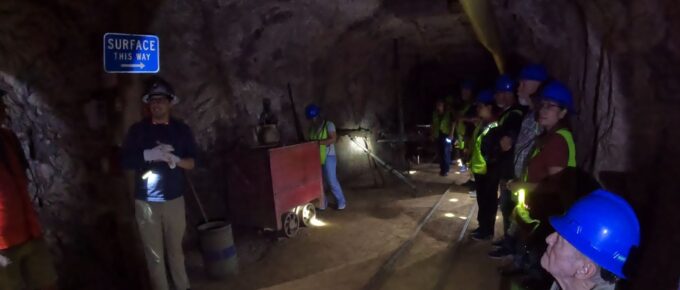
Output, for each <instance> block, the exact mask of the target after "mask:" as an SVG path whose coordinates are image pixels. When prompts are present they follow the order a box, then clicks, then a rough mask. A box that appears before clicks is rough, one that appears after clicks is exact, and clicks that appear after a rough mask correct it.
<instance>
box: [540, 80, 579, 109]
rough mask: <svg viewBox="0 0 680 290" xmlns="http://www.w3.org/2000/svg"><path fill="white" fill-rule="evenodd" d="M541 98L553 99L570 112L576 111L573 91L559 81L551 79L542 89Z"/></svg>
mask: <svg viewBox="0 0 680 290" xmlns="http://www.w3.org/2000/svg"><path fill="white" fill-rule="evenodd" d="M540 95H541V98H543V99H544V100H549V101H553V102H555V103H557V104H559V105H560V106H562V107H563V108H565V109H567V111H569V113H574V111H575V109H574V99H573V98H572V96H571V91H570V90H569V88H567V86H565V85H564V84H563V83H561V82H558V81H551V82H549V83H548V84H547V85H545V87H543V90H541V94H540Z"/></svg>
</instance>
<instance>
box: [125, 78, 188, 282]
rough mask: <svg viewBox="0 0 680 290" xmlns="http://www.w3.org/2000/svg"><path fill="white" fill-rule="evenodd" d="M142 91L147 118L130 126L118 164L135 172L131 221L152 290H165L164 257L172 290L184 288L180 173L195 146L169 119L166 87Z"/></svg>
mask: <svg viewBox="0 0 680 290" xmlns="http://www.w3.org/2000/svg"><path fill="white" fill-rule="evenodd" d="M146 92H147V93H146V95H144V97H143V98H142V101H143V102H144V103H146V104H148V105H149V111H150V113H151V117H150V118H145V119H143V120H141V121H140V122H138V123H135V124H134V125H132V127H130V130H129V131H128V133H127V136H126V138H125V143H124V144H123V148H122V165H123V167H124V168H126V169H130V170H134V171H135V199H136V200H135V216H136V219H137V224H138V225H139V231H140V234H141V237H142V242H143V243H144V252H145V256H146V260H147V266H148V270H149V275H150V277H151V284H152V285H153V289H154V290H166V289H169V288H168V281H167V276H166V273H165V267H166V266H165V256H166V255H167V258H168V264H169V265H168V266H169V267H168V268H169V269H170V272H171V274H172V279H173V282H174V284H175V287H176V288H177V289H182V290H183V289H189V287H190V286H189V279H188V277H187V274H186V269H185V266H184V253H183V251H182V239H183V237H184V231H185V229H186V217H185V214H184V213H185V209H184V197H183V192H184V188H185V180H186V177H185V170H191V169H193V168H194V165H195V161H194V159H195V158H196V142H195V140H194V137H193V133H192V132H191V129H190V128H189V126H187V125H186V124H184V123H183V122H182V121H180V120H178V119H175V118H172V117H171V116H170V109H171V106H172V105H174V104H176V103H177V102H178V101H179V99H178V98H177V96H175V94H174V91H173V89H172V87H171V86H170V84H168V83H167V82H165V81H164V80H163V79H161V78H153V79H151V81H150V83H149V87H148V89H147V91H146ZM165 251H167V253H166V252H165Z"/></svg>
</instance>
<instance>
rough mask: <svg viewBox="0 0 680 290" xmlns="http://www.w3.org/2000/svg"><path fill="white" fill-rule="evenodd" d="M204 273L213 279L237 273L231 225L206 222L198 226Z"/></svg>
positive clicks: (236, 259)
mask: <svg viewBox="0 0 680 290" xmlns="http://www.w3.org/2000/svg"><path fill="white" fill-rule="evenodd" d="M198 235H199V240H200V244H201V253H202V254H203V262H204V264H205V271H206V272H207V273H208V275H209V276H211V277H213V278H224V277H225V276H228V275H233V274H236V273H238V258H237V256H236V247H235V246H234V238H233V236H232V234H231V225H230V224H228V223H226V222H223V221H212V222H206V223H204V224H201V225H199V226H198Z"/></svg>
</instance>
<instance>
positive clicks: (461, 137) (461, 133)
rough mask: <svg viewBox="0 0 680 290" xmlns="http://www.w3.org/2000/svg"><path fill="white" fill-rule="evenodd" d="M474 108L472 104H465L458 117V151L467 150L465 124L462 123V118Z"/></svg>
mask: <svg viewBox="0 0 680 290" xmlns="http://www.w3.org/2000/svg"><path fill="white" fill-rule="evenodd" d="M470 107H472V105H470V104H465V106H464V107H463V109H462V110H460V111H459V115H458V120H457V121H456V140H457V141H458V142H457V144H456V148H458V149H465V131H466V128H465V122H463V121H461V120H460V118H462V117H463V116H464V115H465V113H466V112H467V111H468V110H469V109H470Z"/></svg>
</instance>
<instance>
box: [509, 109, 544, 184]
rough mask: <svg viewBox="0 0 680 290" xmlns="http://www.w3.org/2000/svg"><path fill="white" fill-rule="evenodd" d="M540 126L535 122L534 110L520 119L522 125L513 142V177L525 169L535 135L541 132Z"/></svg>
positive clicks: (518, 176)
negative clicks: (515, 140)
mask: <svg viewBox="0 0 680 290" xmlns="http://www.w3.org/2000/svg"><path fill="white" fill-rule="evenodd" d="M541 131H542V129H541V127H540V126H539V125H538V122H536V112H535V111H530V112H528V113H527V114H526V115H525V116H524V120H522V127H521V129H520V131H519V134H518V135H517V142H516V143H515V177H517V178H520V177H522V175H523V174H524V170H525V169H526V166H527V163H528V161H529V160H528V159H529V158H527V156H529V153H530V152H531V151H532V149H533V148H534V143H535V142H536V137H537V136H538V135H540V134H541Z"/></svg>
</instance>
